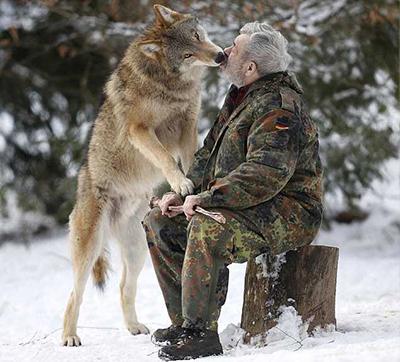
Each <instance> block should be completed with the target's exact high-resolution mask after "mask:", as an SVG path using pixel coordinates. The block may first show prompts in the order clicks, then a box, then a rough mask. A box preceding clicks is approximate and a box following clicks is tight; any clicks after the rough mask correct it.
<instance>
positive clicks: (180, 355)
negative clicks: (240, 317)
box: [158, 328, 223, 361]
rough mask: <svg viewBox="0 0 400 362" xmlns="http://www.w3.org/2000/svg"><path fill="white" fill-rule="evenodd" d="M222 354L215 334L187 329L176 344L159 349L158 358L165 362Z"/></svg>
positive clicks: (213, 332) (208, 331)
mask: <svg viewBox="0 0 400 362" xmlns="http://www.w3.org/2000/svg"><path fill="white" fill-rule="evenodd" d="M222 353H223V352H222V346H221V343H220V341H219V337H218V333H217V332H215V331H210V330H198V329H189V328H188V329H186V330H185V331H184V333H183V334H182V335H181V336H180V337H179V339H178V342H177V343H176V344H174V345H171V346H166V347H163V348H161V349H160V351H159V352H158V357H160V358H161V359H163V360H165V361H176V360H182V359H195V358H199V357H208V356H216V355H219V354H222Z"/></svg>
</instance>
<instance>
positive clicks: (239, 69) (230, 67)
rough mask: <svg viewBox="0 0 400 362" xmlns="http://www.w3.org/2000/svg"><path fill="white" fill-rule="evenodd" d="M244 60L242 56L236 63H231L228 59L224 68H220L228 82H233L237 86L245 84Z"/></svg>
mask: <svg viewBox="0 0 400 362" xmlns="http://www.w3.org/2000/svg"><path fill="white" fill-rule="evenodd" d="M244 62H245V61H244V59H243V58H241V59H239V61H238V62H236V63H231V62H229V60H228V61H227V63H226V66H225V68H223V69H222V74H223V76H224V77H225V78H226V79H227V80H228V82H230V83H233V84H234V85H235V86H236V87H238V88H240V87H243V86H244V84H245V76H244V70H243V65H244Z"/></svg>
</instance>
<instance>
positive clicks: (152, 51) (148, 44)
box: [138, 40, 161, 59]
mask: <svg viewBox="0 0 400 362" xmlns="http://www.w3.org/2000/svg"><path fill="white" fill-rule="evenodd" d="M138 45H139V49H140V51H141V52H142V53H143V54H144V55H146V56H148V57H149V58H152V59H157V53H158V52H159V51H160V50H161V43H160V42H157V41H155V40H148V41H142V42H140V43H139V44H138Z"/></svg>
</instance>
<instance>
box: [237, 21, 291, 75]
mask: <svg viewBox="0 0 400 362" xmlns="http://www.w3.org/2000/svg"><path fill="white" fill-rule="evenodd" d="M240 34H247V35H250V41H249V43H248V45H247V56H248V57H249V59H250V60H252V61H254V62H255V63H256V64H257V70H258V73H259V74H260V76H264V75H266V74H269V73H276V72H283V71H286V70H287V68H288V66H289V64H290V62H291V60H292V57H291V56H290V55H289V54H288V52H287V45H288V41H287V40H286V38H285V37H284V36H283V35H282V34H281V33H280V32H279V31H278V30H275V29H274V28H273V27H272V26H270V25H269V24H267V23H260V22H258V21H255V22H253V23H247V24H246V25H244V26H243V27H242V28H241V29H240Z"/></svg>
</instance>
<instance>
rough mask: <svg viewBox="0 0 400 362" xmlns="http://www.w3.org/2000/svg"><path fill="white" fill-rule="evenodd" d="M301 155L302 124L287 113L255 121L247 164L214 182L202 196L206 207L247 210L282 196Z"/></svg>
mask: <svg viewBox="0 0 400 362" xmlns="http://www.w3.org/2000/svg"><path fill="white" fill-rule="evenodd" d="M298 153H299V135H298V125H297V122H296V119H295V118H294V115H293V114H292V113H290V112H286V111H283V110H275V111H271V112H269V113H267V114H266V115H264V116H263V117H261V118H259V119H258V120H257V121H255V122H254V123H253V124H252V126H251V128H250V130H249V134H248V138H247V153H246V161H245V162H243V163H241V164H240V165H239V166H238V167H237V168H236V169H234V170H232V171H231V172H230V173H229V174H228V175H226V176H225V177H222V178H217V179H215V180H213V181H211V182H210V183H209V185H208V187H207V190H206V191H204V192H202V193H200V194H198V196H199V197H200V205H201V206H203V207H222V208H229V209H238V210H239V209H246V208H249V207H252V206H255V205H258V204H260V203H263V202H265V201H267V200H269V199H271V198H273V197H274V196H275V195H276V194H278V193H279V192H280V191H281V190H282V189H283V187H284V186H285V185H286V184H287V182H288V181H289V179H290V178H291V176H292V175H293V173H294V171H295V168H296V162H297V158H298Z"/></svg>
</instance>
